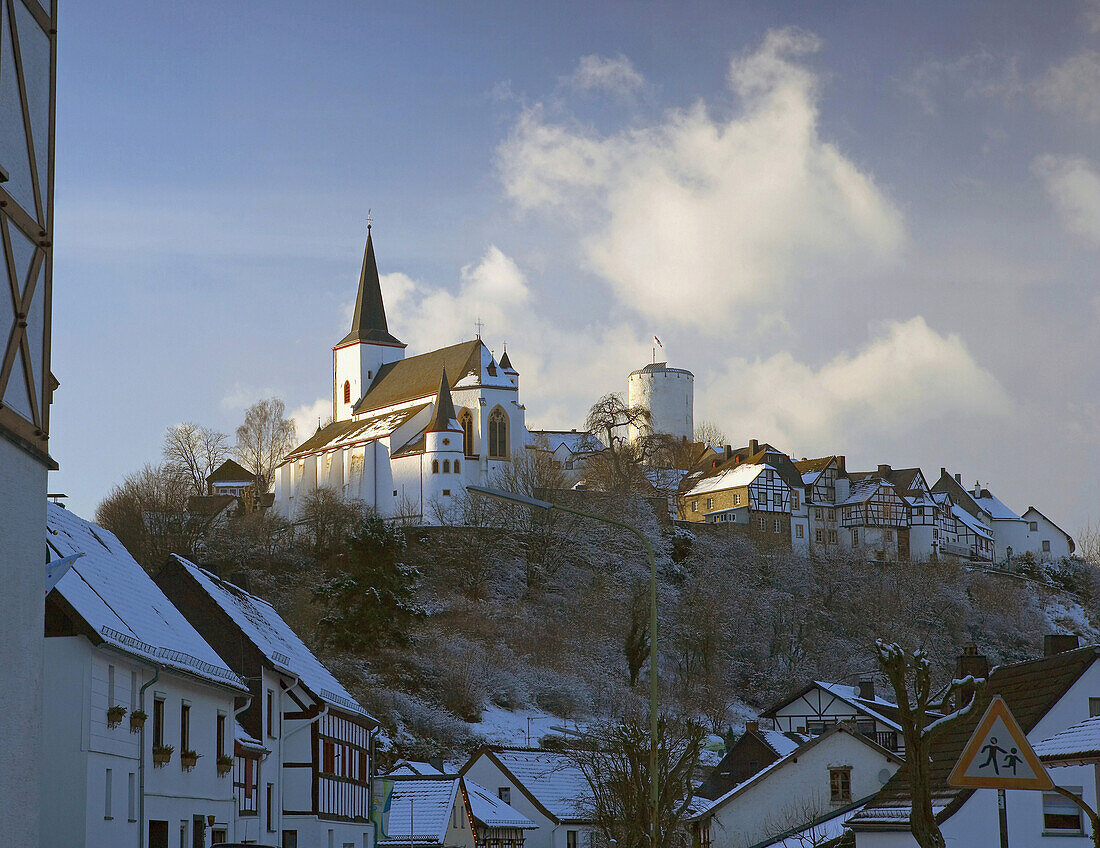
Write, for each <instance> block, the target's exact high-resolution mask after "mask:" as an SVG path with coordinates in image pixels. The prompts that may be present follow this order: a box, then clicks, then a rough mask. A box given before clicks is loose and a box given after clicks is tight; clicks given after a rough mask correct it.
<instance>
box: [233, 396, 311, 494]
mask: <svg viewBox="0 0 1100 848" xmlns="http://www.w3.org/2000/svg"><path fill="white" fill-rule="evenodd" d="M296 440H297V433H296V431H295V428H294V422H293V421H292V420H291V419H289V418H287V417H286V404H284V403H283V402H282V401H281V400H279V399H278V398H267V399H266V400H261V401H257V402H256V403H254V404H252V406H250V407H249V408H248V409H247V410H246V411H245V414H244V423H243V424H241V426H240V427H238V428H237V446H236V448H235V449H234V451H235V453H236V454H237V458H238V459H240V461H241V464H242V465H243V466H244V467H245V468H247V469H248V470H249V471H251V472H252V473H253V474H255V475H256V477H257V478H258V479H257V481H256V489H257V491H260V492H266V491H268V490H269V489H270V488H271V484H272V481H273V479H274V473H275V466H276V465H278V464H279V461H280V460H281V459H282V458H283V457H284V456H286V455H287V454H288V453H289V452H290V451H291V450H293V449H294V446H295V442H296Z"/></svg>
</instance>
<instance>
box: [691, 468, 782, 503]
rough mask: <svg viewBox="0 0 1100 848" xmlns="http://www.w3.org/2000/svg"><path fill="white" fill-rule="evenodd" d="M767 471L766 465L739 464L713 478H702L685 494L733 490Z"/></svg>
mask: <svg viewBox="0 0 1100 848" xmlns="http://www.w3.org/2000/svg"><path fill="white" fill-rule="evenodd" d="M767 470H768V466H766V465H748V464H741V465H738V466H735V467H733V468H727V469H726V470H725V471H723V472H721V473H720V474H715V475H714V476H713V477H704V478H703V479H702V480H700V481H699V482H698V483H696V484H695V485H694V486H692V487H691V488H690V489H689V490H688V491H687V492H686V493H685V494H687V495H701V494H704V493H706V492H720V491H722V490H723V489H735V488H739V487H741V486H747V485H749V484H750V483H751V482H752V481H753V480H755V479H756V478H757V477H759V476H760V475H761V474H763V473H764V472H765V471H767Z"/></svg>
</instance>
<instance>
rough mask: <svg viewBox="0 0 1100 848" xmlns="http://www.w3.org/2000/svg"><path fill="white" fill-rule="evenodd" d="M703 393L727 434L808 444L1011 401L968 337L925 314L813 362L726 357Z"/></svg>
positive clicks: (898, 429)
mask: <svg viewBox="0 0 1100 848" xmlns="http://www.w3.org/2000/svg"><path fill="white" fill-rule="evenodd" d="M731 389H732V390H731ZM704 395H705V397H706V398H707V400H708V401H709V402H710V403H711V404H713V403H714V402H715V401H717V402H718V403H723V404H724V405H723V406H721V407H719V408H712V409H710V410H708V415H709V416H710V417H713V418H715V419H716V420H719V421H721V422H722V424H723V426H725V427H726V428H728V432H730V433H731V435H732V434H735V433H736V434H738V435H739V436H744V437H748V436H752V435H756V434H763V435H764V436H765V438H767V439H768V440H769V441H772V442H774V443H776V444H777V445H778V446H779V447H781V448H783V447H784V446H786V447H787V448H788V449H790V450H796V449H798V450H803V451H805V450H813V449H819V450H835V449H836V445H848V446H849V449H851V448H852V447H854V446H856V445H858V444H859V443H860V440H861V439H862V438H865V437H868V436H881V435H882V434H883V433H890V434H892V436H893V438H894V439H897V438H898V437H899V436H900V435H902V434H905V433H909V432H912V431H914V430H915V429H917V428H920V427H923V426H925V425H927V424H929V423H931V422H936V421H943V420H946V419H949V418H952V417H955V416H959V415H968V414H991V415H1003V414H1005V413H1006V412H1007V411H1008V408H1009V400H1008V397H1007V395H1006V393H1005V391H1004V389H1003V388H1002V387H1001V385H1000V384H999V383H998V382H997V380H996V378H994V377H993V375H992V374H990V373H989V371H987V370H986V369H985V368H983V367H981V366H980V365H979V364H978V363H977V362H976V361H975V360H974V358H973V356H971V354H970V352H969V351H968V350H967V348H966V345H965V344H964V343H963V341H962V340H961V339H960V338H959V337H958V336H957V335H946V336H945V335H942V334H940V333H937V332H936V331H935V330H933V329H932V328H931V327H929V326H928V324H927V323H926V322H925V320H924V319H923V318H922V317H920V316H917V317H915V318H911V319H909V320H908V321H904V322H890V323H889V324H887V325H885V326H884V327H883V328H882V329H881V331H880V332H879V333H878V335H877V336H876V337H875V338H873V339H872V340H871V341H870V342H869V343H868V344H866V345H865V346H864V347H863V348H862V349H860V350H859V351H857V352H856V353H854V354H850V353H841V354H839V355H837V356H836V357H835V358H834V359H832V360H831V361H829V362H827V363H825V364H824V365H822V366H821V367H819V368H816V369H815V368H813V367H811V366H809V365H807V364H805V363H802V362H799V361H797V360H795V359H794V357H792V356H791V355H790V354H789V353H786V352H784V353H778V354H775V355H774V356H771V357H769V358H767V359H756V360H748V359H745V358H741V357H733V358H730V359H728V360H727V361H726V364H725V368H724V369H723V370H721V371H719V372H716V373H714V374H713V375H711V376H710V378H709V379H708V380H707V381H706V385H705V389H704ZM723 399H724V400H723Z"/></svg>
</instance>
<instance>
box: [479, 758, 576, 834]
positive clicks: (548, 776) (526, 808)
mask: <svg viewBox="0 0 1100 848" xmlns="http://www.w3.org/2000/svg"><path fill="white" fill-rule="evenodd" d="M461 774H462V776H463V777H464V778H467V779H469V780H472V781H474V782H475V783H477V784H478V785H480V786H484V787H486V788H487V789H488V790H489V791H490V792H491V793H493V794H495V795H496V796H497V797H498V798H500V799H501V800H502V801H504V802H505V803H506V804H508V805H509V806H511V807H512V808H514V809H515V810H517V811H519V812H520V813H521V814H522V815H523V816H524V817H526V818H527V819H529V820H530V821H531V822H533V823H534V824H535V826H536V827H537V829H536V830H533V831H531V832H530V833H528V834H527V845H526V848H588V846H589V844H590V840H591V836H592V834H594V833H595V826H594V823H593V821H592V813H591V803H592V802H591V790H590V789H589V786H588V781H587V780H586V779H585V777H584V774H583V773H582V772H581V770H580V769H579V768H578V767H577V766H576V765H575V764H574V763H573V762H572V761H571V760H570V759H569V757H568V756H566V755H565V754H562V753H559V752H557V751H544V750H541V749H538V748H507V747H502V746H489V745H486V746H482V747H481V748H479V749H478V750H477V751H475V752H474V753H473V755H472V756H471V757H470V760H469V761H468V762H467V763H466V765H464V766H463V767H462V770H461ZM586 799H587V800H586Z"/></svg>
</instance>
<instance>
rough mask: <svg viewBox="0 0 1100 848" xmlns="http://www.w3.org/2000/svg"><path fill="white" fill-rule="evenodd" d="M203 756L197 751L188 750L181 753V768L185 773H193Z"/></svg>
mask: <svg viewBox="0 0 1100 848" xmlns="http://www.w3.org/2000/svg"><path fill="white" fill-rule="evenodd" d="M200 756H201V755H200V754H198V753H196V752H195V751H191V750H187V751H181V752H180V766H181V767H182V768H183V770H184V771H191V769H193V768H194V767H195V764H196V763H197V762H198V761H199V757H200Z"/></svg>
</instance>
